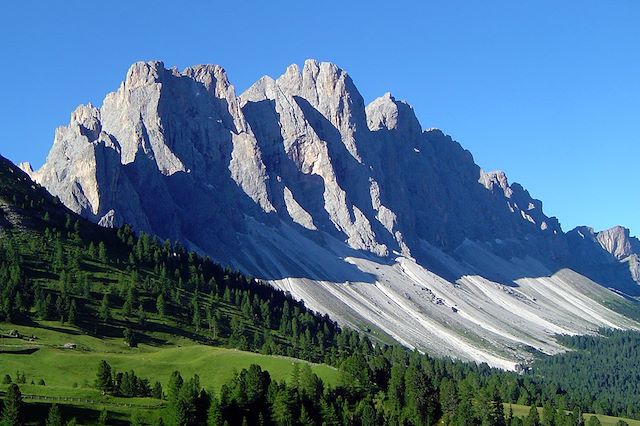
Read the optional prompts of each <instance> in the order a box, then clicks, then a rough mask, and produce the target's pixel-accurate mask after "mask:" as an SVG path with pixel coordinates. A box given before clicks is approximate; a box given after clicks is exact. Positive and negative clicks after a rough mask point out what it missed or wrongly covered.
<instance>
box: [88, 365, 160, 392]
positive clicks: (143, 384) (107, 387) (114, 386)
mask: <svg viewBox="0 0 640 426" xmlns="http://www.w3.org/2000/svg"><path fill="white" fill-rule="evenodd" d="M95 386H96V388H97V389H98V390H99V391H102V392H103V393H104V394H109V395H115V396H122V397H126V398H132V397H142V398H144V397H152V398H156V399H162V397H163V393H162V385H161V384H160V382H155V383H154V385H153V387H152V386H151V383H150V381H149V379H146V378H142V377H138V376H137V375H136V373H135V372H134V371H133V370H131V371H125V372H117V371H112V369H111V365H109V363H108V362H107V361H101V362H100V366H99V367H98V372H97V374H96V382H95Z"/></svg>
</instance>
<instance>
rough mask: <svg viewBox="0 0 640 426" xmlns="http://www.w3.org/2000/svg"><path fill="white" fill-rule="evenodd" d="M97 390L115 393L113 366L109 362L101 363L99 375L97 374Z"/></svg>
mask: <svg viewBox="0 0 640 426" xmlns="http://www.w3.org/2000/svg"><path fill="white" fill-rule="evenodd" d="M96 388H97V389H98V390H100V391H102V392H104V393H110V392H112V391H113V376H112V373H111V366H110V365H109V363H108V362H107V361H104V360H102V361H100V365H99V366H98V373H97V374H96Z"/></svg>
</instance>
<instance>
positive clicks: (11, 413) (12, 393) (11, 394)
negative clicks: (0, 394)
mask: <svg viewBox="0 0 640 426" xmlns="http://www.w3.org/2000/svg"><path fill="white" fill-rule="evenodd" d="M22 424H23V423H22V393H20V388H19V387H18V385H16V384H15V383H12V384H10V385H9V388H8V389H7V392H6V394H5V397H4V409H3V410H2V416H0V425H2V426H19V425H22Z"/></svg>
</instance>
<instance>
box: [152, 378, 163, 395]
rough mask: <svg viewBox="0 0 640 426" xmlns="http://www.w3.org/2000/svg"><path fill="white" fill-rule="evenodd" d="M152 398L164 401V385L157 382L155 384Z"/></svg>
mask: <svg viewBox="0 0 640 426" xmlns="http://www.w3.org/2000/svg"><path fill="white" fill-rule="evenodd" d="M151 396H152V397H154V398H155V399H162V385H161V384H160V382H155V383H154V384H153V391H152V392H151Z"/></svg>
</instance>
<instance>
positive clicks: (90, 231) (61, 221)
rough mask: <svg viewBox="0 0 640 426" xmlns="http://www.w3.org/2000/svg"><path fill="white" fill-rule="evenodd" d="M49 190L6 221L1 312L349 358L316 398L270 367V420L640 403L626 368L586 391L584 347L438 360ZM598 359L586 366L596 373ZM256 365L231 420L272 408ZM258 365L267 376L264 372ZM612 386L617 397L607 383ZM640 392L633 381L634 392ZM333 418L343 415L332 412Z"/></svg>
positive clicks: (117, 386)
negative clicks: (111, 225)
mask: <svg viewBox="0 0 640 426" xmlns="http://www.w3.org/2000/svg"><path fill="white" fill-rule="evenodd" d="M0 172H1V171H0ZM2 183H3V182H0V190H2ZM0 192H1V191H0ZM0 195H1V194H0ZM20 197H22V198H20ZM20 197H17V198H16V202H18V203H21V204H20V205H21V208H25V209H27V210H29V209H30V208H32V207H30V203H29V202H28V199H29V196H28V194H27V195H21V196H20ZM31 199H35V198H31ZM47 200H48V199H45V198H43V199H42V200H40V201H37V202H36V203H35V204H34V205H35V206H36V207H33V209H34V211H36V212H38V215H37V216H33V217H32V218H31V219H30V220H31V221H32V222H33V223H34V224H36V225H37V226H36V225H34V227H33V229H32V230H28V229H27V230H18V231H5V232H4V233H3V235H2V238H0V286H1V288H0V320H1V321H10V322H21V321H26V322H30V321H33V320H38V319H43V320H44V319H47V320H55V321H61V322H67V323H73V324H75V325H77V326H78V327H80V328H81V329H83V330H84V331H85V332H87V333H90V334H94V335H109V336H112V337H113V336H114V333H119V335H120V336H121V337H124V338H125V339H126V341H127V343H128V344H129V346H135V344H136V343H137V342H140V341H142V342H144V340H145V339H146V338H147V334H148V333H149V332H151V331H154V332H155V331H161V332H165V333H180V334H183V335H184V336H185V337H189V338H192V339H194V340H198V341H200V342H202V343H208V344H215V345H226V346H231V347H237V348H240V349H243V350H251V351H259V352H262V353H265V354H281V355H288V356H292V357H296V358H300V359H304V360H308V361H314V362H324V363H327V364H329V365H333V366H336V367H339V368H340V369H341V371H342V377H343V381H342V383H341V384H340V386H338V387H337V388H335V389H327V388H326V387H325V386H324V384H322V383H321V381H319V382H316V385H317V389H316V393H314V394H313V396H314V398H313V401H308V400H307V399H305V398H306V397H305V396H304V395H306V394H305V392H307V391H309V389H307V390H306V391H304V392H303V391H302V390H300V389H299V386H298V385H296V383H298V382H297V381H296V380H294V381H293V383H292V384H291V385H289V386H288V385H286V384H284V383H275V382H272V381H271V380H270V379H269V380H268V384H267V385H265V386H263V388H264V389H266V394H265V395H266V396H264V395H263V396H264V397H265V398H266V400H264V398H263V396H259V397H258V396H256V397H255V398H257V399H255V398H253V397H252V398H250V399H249V400H250V401H257V400H260V401H261V402H260V404H263V405H262V409H264V410H266V411H263V412H262V413H263V416H262V417H263V419H264V421H265V422H269V421H273V418H274V416H275V414H274V413H275V412H278V411H279V408H278V407H280V406H286V407H288V410H289V411H290V412H291V413H293V414H292V417H291V418H290V419H289V420H286V422H289V423H290V424H300V423H303V420H302V418H303V417H304V418H306V417H307V416H308V417H311V418H312V419H314V420H315V421H316V424H317V420H318V419H325V420H326V419H329V418H334V414H335V418H336V419H338V420H337V421H338V422H339V423H347V424H350V423H354V424H357V422H360V423H362V422H365V420H364V419H374V420H375V421H378V422H380V421H383V422H388V423H389V424H407V425H410V424H416V425H417V424H432V423H435V422H436V421H437V419H439V418H444V419H445V420H446V422H447V423H449V424H455V425H458V424H485V425H492V424H498V425H501V424H502V423H501V422H503V421H504V420H503V419H504V417H503V416H502V415H501V411H502V403H503V402H504V403H518V404H524V405H538V406H542V405H544V404H545V403H546V404H547V405H551V406H552V407H554V408H555V409H557V410H558V411H559V412H562V413H564V410H574V409H576V410H578V409H582V410H584V411H592V412H600V413H602V412H606V413H607V414H612V415H627V416H632V417H637V416H638V412H637V409H636V410H634V409H633V407H631V409H630V408H629V406H628V401H627V404H618V403H617V402H616V403H613V400H614V399H616V401H617V399H620V398H621V397H619V396H617V395H615V394H617V393H618V389H617V388H616V387H615V383H618V381H614V380H613V379H612V378H607V379H606V380H604V381H602V382H601V383H600V384H599V386H600V387H599V388H596V387H592V386H595V382H593V383H594V384H593V385H591V384H589V385H585V384H583V385H582V386H583V387H585V389H587V388H586V387H587V386H588V387H589V389H590V390H589V392H593V393H588V392H587V391H586V390H583V389H581V388H580V386H578V385H576V384H575V383H573V382H570V381H568V380H569V378H567V379H565V378H564V377H565V376H564V375H566V374H569V373H567V372H570V371H572V369H577V368H582V367H580V366H579V365H578V364H579V363H580V362H583V361H585V358H576V359H574V360H573V362H574V363H573V364H572V363H571V362H569V361H566V364H565V367H564V371H561V370H562V368H558V369H556V370H553V369H551V367H549V369H547V370H544V364H540V365H538V366H536V370H535V373H536V374H531V375H517V374H515V373H509V372H503V371H499V370H495V369H491V368H489V367H488V366H487V365H486V364H483V365H476V364H472V363H462V362H457V361H452V360H448V359H434V358H431V357H429V356H426V355H421V354H419V353H417V352H409V351H407V350H406V349H405V348H402V347H400V346H397V345H392V346H387V345H383V344H379V343H378V344H375V345H374V344H373V343H372V342H371V341H370V340H369V339H368V338H367V337H365V336H364V335H362V334H359V333H357V332H355V331H352V330H349V329H341V328H339V327H338V326H337V324H336V323H335V322H333V321H332V320H331V319H329V318H328V317H327V316H322V315H319V314H317V313H314V312H312V311H310V310H309V309H307V308H306V307H305V306H304V304H303V303H302V302H299V301H296V300H294V299H292V298H291V297H290V296H289V295H287V294H286V293H284V292H282V291H280V290H277V289H275V288H273V287H271V286H268V285H264V284H262V283H260V282H258V281H256V280H254V279H252V278H249V277H246V276H243V275H242V274H240V273H238V272H235V271H232V270H230V269H228V268H223V267H221V266H220V265H218V264H216V263H214V262H213V261H211V260H210V259H208V258H206V257H202V256H198V255H196V254H195V253H192V252H188V251H187V250H186V249H185V248H184V247H183V246H182V245H180V244H179V243H171V242H169V241H160V240H158V239H157V238H155V237H150V236H148V235H146V234H143V233H142V234H140V235H139V236H136V235H135V234H134V232H133V231H132V229H131V228H130V227H129V226H128V225H125V226H124V227H122V228H119V229H117V230H115V231H113V230H105V229H98V228H97V227H96V226H95V225H92V224H89V223H88V222H86V221H85V220H84V219H81V218H79V217H78V216H76V215H72V214H71V213H66V214H64V213H60V212H59V211H54V210H51V209H49V208H48V207H47V206H48V203H49V204H51V203H52V202H51V200H49V201H47ZM54 204H55V203H54ZM42 206H44V207H47V208H44V207H42ZM50 211H51V214H50ZM149 334H150V333H149ZM601 349H602V348H600V347H597V348H596V347H594V349H593V350H594V351H595V350H598V351H600V350H601ZM625 350H626V349H625ZM601 353H602V355H601V357H599V358H597V359H598V360H600V361H601V362H602V365H601V366H600V367H599V368H601V369H605V368H612V366H613V364H614V362H613V361H611V360H612V359H618V360H619V359H620V356H619V355H618V357H617V358H609V359H608V360H607V359H605V358H606V357H607V356H609V355H611V356H614V355H615V354H614V353H613V352H606V351H603V352H601ZM623 353H624V352H623ZM606 354H608V355H606ZM636 355H637V354H636ZM553 359H554V358H550V360H553ZM544 362H547V361H544ZM554 362H555V361H554ZM558 362H564V361H558ZM594 362H595V361H594ZM549 365H550V366H551V365H553V363H551V364H549ZM589 365H590V366H593V363H592V364H589ZM541 367H542V368H541ZM589 368H592V367H589ZM589 368H587V367H585V368H584V374H585V375H586V374H587V371H588V370H589ZM595 371H598V370H597V369H596V370H595ZM636 371H639V370H636ZM263 373H264V372H262V373H261V374H263ZM245 374H249V373H245ZM255 374H257V373H255V372H254V373H251V376H247V377H245V379H242V378H240V376H238V378H237V379H236V381H239V382H237V383H236V382H233V383H229V384H228V386H227V390H225V391H223V392H222V393H221V395H220V397H219V398H220V399H219V406H220V410H219V411H220V413H222V414H221V415H222V416H223V417H224V416H225V415H227V414H225V413H235V414H228V415H229V416H234V418H233V419H230V420H228V421H229V422H230V423H231V424H235V423H234V422H237V421H238V419H240V420H241V417H242V418H246V419H247V422H253V420H255V419H254V418H248V417H247V416H251V415H253V414H252V413H254V412H255V413H261V411H260V410H259V409H257V408H256V409H255V410H254V409H253V408H251V410H250V412H247V408H246V407H247V405H246V404H247V403H248V402H247V401H245V400H244V399H243V398H244V397H243V396H242V395H243V394H242V392H241V390H242V389H245V390H244V391H245V392H249V393H250V392H253V391H252V390H251V388H252V386H253V385H255V384H256V383H254V379H256V377H254V375H255ZM612 374H613V373H612ZM110 376H111V377H112V384H111V386H112V387H111V388H110V390H109V391H110V392H118V393H121V394H123V395H124V394H125V393H126V394H127V395H131V396H133V395H137V394H138V393H139V392H143V393H148V386H144V385H143V386H140V382H141V380H142V379H140V378H138V377H136V376H135V374H134V373H133V372H128V373H127V376H128V377H127V379H126V381H127V382H128V384H127V385H126V386H124V387H123V383H124V381H125V373H122V376H121V378H119V379H118V378H117V377H116V378H114V374H110ZM116 376H117V374H116ZM132 376H133V377H134V378H135V379H132ZM260 377H262V379H261V380H263V381H265V380H266V376H264V375H263V376H260ZM576 377H579V376H576ZM584 377H586V376H584ZM249 378H250V379H249ZM624 378H626V380H629V381H633V383H635V386H637V384H638V382H639V381H640V380H639V378H638V377H637V376H636V377H633V376H631V375H627V376H621V377H620V379H624ZM176 380H177V378H176ZM247 380H248V381H247ZM256 380H257V379H256ZM314 380H315V379H314ZM580 380H581V379H575V382H576V383H577V382H578V381H580ZM616 380H617V379H616ZM245 382H246V383H245ZM186 383H188V384H189V385H188V386H187V387H186V388H185V389H187V390H185V391H184V393H185V394H189V395H191V396H193V395H196V394H198V395H199V394H200V393H201V391H202V389H198V388H199V386H198V380H197V378H192V379H189V380H187V382H186ZM242 383H245V384H242ZM265 383H266V382H265ZM589 383H590V382H589ZM258 384H259V383H258ZM263 384H264V383H263ZM574 385H575V386H576V388H575V389H578V391H575V390H574ZM154 388H155V386H154V387H153V388H152V389H151V390H152V391H153V389H154ZM320 388H322V392H320V390H319V389H320ZM141 389H142V390H141ZM269 389H271V391H270V390H269ZM595 389H597V390H598V392H597V394H596V393H595ZM610 390H612V392H613V393H614V395H613V396H609V395H607V394H608V393H609V391H610ZM307 393H308V392H307ZM320 393H321V394H322V396H320ZM637 394H638V393H637V389H636V391H635V392H634V393H629V394H628V395H630V396H633V395H637ZM168 395H169V397H170V398H172V399H173V396H171V395H175V392H173V391H171V390H170V389H169V390H168ZM225 395H226V396H225ZM282 395H285V396H286V397H285V396H282ZM278 398H279V399H278ZM607 398H612V402H611V404H609V405H606V404H605V402H606V401H607ZM190 401H191V402H193V404H194V405H197V404H196V402H194V401H193V400H190ZM212 401H213V400H212ZM278 401H280V402H278ZM290 401H293V403H292V404H290ZM323 401H324V404H325V406H324V408H323V405H322V404H323ZM598 401H599V402H598ZM596 402H598V404H596ZM281 403H282V404H281ZM318 404H320V405H318ZM189 406H191V405H189ZM198 406H199V405H198ZM252 407H253V406H252ZM265 407H266V408H265ZM372 407H373V408H372ZM303 408H304V410H303ZM187 411H189V412H191V411H190V410H187ZM238 413H240V414H242V416H240V414H238ZM323 413H325V414H323ZM266 414H268V416H267V415H266ZM303 414H304V416H303ZM532 415H533V414H532ZM322 416H325V417H322ZM327 416H328V417H327ZM508 417H509V416H508V415H507V418H508ZM268 419H271V420H268ZM258 420H259V419H258ZM325 420H322V421H325ZM283 421H284V420H283ZM367 421H368V420H367ZM516 421H517V420H516ZM286 422H285V423H286ZM326 422H327V424H333V423H332V422H333V420H331V421H330V420H326ZM558 422H560V420H558Z"/></svg>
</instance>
